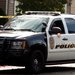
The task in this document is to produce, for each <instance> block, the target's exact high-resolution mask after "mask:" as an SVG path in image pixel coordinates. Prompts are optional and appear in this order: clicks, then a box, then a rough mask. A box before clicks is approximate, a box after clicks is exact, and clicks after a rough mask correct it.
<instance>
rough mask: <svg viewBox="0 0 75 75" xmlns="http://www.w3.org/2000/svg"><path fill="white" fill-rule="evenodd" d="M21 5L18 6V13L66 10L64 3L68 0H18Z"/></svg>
mask: <svg viewBox="0 0 75 75" xmlns="http://www.w3.org/2000/svg"><path fill="white" fill-rule="evenodd" d="M17 1H18V2H19V5H18V6H17V7H16V8H17V9H16V12H17V14H23V13H25V11H61V12H64V4H66V3H67V0H17Z"/></svg>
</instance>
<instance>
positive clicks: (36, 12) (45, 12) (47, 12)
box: [25, 11, 61, 15]
mask: <svg viewBox="0 0 75 75" xmlns="http://www.w3.org/2000/svg"><path fill="white" fill-rule="evenodd" d="M25 14H54V15H55V14H57V15H60V14H61V12H58V11H26V12H25Z"/></svg>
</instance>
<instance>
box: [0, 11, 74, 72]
mask: <svg viewBox="0 0 75 75" xmlns="http://www.w3.org/2000/svg"><path fill="white" fill-rule="evenodd" d="M68 60H75V15H70V14H69V15H67V14H58V13H51V14H50V13H49V14H47V12H45V14H30V13H28V14H27V15H21V16H16V17H15V18H13V19H12V20H9V22H7V23H6V24H5V26H4V27H3V28H1V29H0V63H1V62H2V64H3V62H4V64H12V65H24V66H25V67H26V69H28V70H30V71H32V72H34V73H37V72H40V71H41V70H43V68H44V66H45V65H46V64H49V63H54V64H56V62H59V63H60V62H63V61H68Z"/></svg>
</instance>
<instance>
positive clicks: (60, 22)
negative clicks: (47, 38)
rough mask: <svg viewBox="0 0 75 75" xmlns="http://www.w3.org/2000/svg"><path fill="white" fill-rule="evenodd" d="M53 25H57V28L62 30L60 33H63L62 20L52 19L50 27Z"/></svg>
mask: <svg viewBox="0 0 75 75" xmlns="http://www.w3.org/2000/svg"><path fill="white" fill-rule="evenodd" d="M53 27H59V28H60V29H61V30H62V32H61V33H62V34H64V33H65V30H64V26H63V22H62V20H60V19H59V20H54V21H53V22H52V25H51V27H50V29H52V28H53Z"/></svg>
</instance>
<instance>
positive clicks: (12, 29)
mask: <svg viewBox="0 0 75 75" xmlns="http://www.w3.org/2000/svg"><path fill="white" fill-rule="evenodd" d="M3 30H14V31H15V29H13V28H4V29H3Z"/></svg>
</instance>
